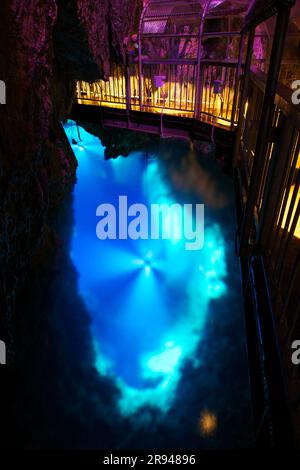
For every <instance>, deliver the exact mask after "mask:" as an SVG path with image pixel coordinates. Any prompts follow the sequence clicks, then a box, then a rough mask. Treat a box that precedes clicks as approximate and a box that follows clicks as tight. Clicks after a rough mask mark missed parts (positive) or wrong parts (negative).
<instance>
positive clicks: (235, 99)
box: [231, 33, 245, 129]
mask: <svg viewBox="0 0 300 470" xmlns="http://www.w3.org/2000/svg"><path fill="white" fill-rule="evenodd" d="M244 45H245V35H244V34H243V33H242V35H241V38H240V49H239V58H238V66H237V70H236V77H235V86H234V97H233V103H232V111H231V127H232V129H233V128H234V124H235V114H236V110H237V103H238V93H239V85H240V78H241V74H242V73H241V72H242V63H243V52H244Z"/></svg>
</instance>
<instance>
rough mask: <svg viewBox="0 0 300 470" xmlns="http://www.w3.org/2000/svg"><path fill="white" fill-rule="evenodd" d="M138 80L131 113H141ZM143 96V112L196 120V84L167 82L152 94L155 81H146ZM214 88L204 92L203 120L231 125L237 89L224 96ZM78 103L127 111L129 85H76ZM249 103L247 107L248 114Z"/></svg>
mask: <svg viewBox="0 0 300 470" xmlns="http://www.w3.org/2000/svg"><path fill="white" fill-rule="evenodd" d="M138 83H139V80H138V76H134V77H130V89H131V93H132V95H131V97H130V104H131V109H132V110H134V111H138V110H139V109H140V107H139V96H138V89H139V86H138ZM143 85H144V86H143V92H142V93H143V94H142V103H143V104H142V106H143V110H144V111H147V112H152V113H160V114H161V113H164V114H170V115H175V116H181V117H193V114H194V109H195V87H194V84H193V83H189V82H187V83H185V84H183V85H181V86H180V84H178V83H176V82H168V83H167V84H165V85H164V86H163V87H162V88H158V89H154V91H153V92H149V94H147V90H152V89H153V87H152V81H151V79H149V78H144V83H143ZM213 87H214V85H213V82H212V84H211V86H207V85H204V86H203V88H202V108H201V109H202V112H203V114H202V118H203V120H205V121H208V120H209V119H213V123H214V124H220V125H223V126H230V125H231V114H232V107H233V99H234V89H233V88H232V87H228V86H225V87H224V90H223V92H222V93H214V92H213V91H212V90H213ZM77 101H78V103H79V104H87V105H95V106H104V107H112V108H116V109H126V83H125V78H124V77H110V78H109V80H108V81H107V82H104V81H103V80H100V81H98V82H95V83H92V84H89V83H87V82H79V84H77ZM247 107H248V102H247V103H246V109H245V113H246V111H247Z"/></svg>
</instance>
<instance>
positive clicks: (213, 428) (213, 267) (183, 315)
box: [56, 121, 252, 448]
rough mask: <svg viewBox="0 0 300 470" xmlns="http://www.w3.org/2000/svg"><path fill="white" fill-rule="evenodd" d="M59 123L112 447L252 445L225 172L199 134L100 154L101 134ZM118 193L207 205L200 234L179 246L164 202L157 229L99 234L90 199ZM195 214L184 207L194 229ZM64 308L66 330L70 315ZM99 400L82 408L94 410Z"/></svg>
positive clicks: (76, 264)
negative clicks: (67, 150)
mask: <svg viewBox="0 0 300 470" xmlns="http://www.w3.org/2000/svg"><path fill="white" fill-rule="evenodd" d="M64 129H65V132H66V135H67V137H68V139H69V142H70V144H71V146H72V149H73V151H74V153H75V156H76V159H77V161H78V169H77V181H76V184H75V186H74V192H73V202H72V204H73V219H74V220H73V225H72V229H71V237H70V243H69V245H68V246H69V255H70V260H71V265H72V269H73V268H74V269H75V272H76V285H77V289H78V295H79V299H80V302H82V304H83V308H84V310H85V312H86V313H87V316H88V317H89V321H88V331H89V334H90V343H91V348H90V356H89V357H90V358H91V361H92V368H93V369H94V370H95V373H96V376H95V374H94V373H93V381H95V383H96V382H97V381H100V382H99V383H100V384H101V383H102V384H105V383H107V384H110V385H109V387H112V390H113V391H112V398H111V401H112V403H110V405H109V410H110V411H109V412H108V414H110V413H111V410H112V409H113V416H114V418H113V417H112V416H111V415H109V416H107V418H106V425H107V426H111V427H112V429H113V430H112V431H111V433H112V434H114V432H115V433H116V435H117V440H118V446H117V448H126V446H131V447H133V448H164V447H165V448H167V447H170V446H171V447H174V448H216V447H217V448H219V447H220V448H230V447H237V446H238V447H248V446H251V445H252V444H251V443H252V436H251V405H250V392H249V383H248V372H247V370H248V369H247V350H246V340H245V331H244V320H243V313H242V294H241V285H240V272H239V263H238V259H237V258H236V256H235V253H234V236H235V212H234V196H233V185H232V181H231V179H230V178H229V177H228V176H226V175H225V174H224V173H223V171H222V169H221V168H220V166H219V164H218V163H217V162H215V161H214V158H213V150H212V147H211V146H210V145H209V144H205V143H203V142H198V143H197V142H194V143H191V142H187V141H182V140H179V139H161V140H160V141H159V142H157V144H155V145H150V147H149V148H144V149H143V150H142V151H141V150H140V151H134V152H131V153H130V154H129V156H128V157H123V156H119V157H117V158H113V159H106V158H105V156H104V152H105V149H104V146H103V145H102V144H101V141H100V140H99V138H97V137H95V136H94V135H92V134H90V133H88V132H87V131H86V130H85V129H84V128H83V127H80V128H78V126H77V125H76V124H75V123H74V122H73V121H68V122H67V123H65V124H64ZM120 196H123V197H125V196H126V202H127V205H128V207H129V206H132V205H134V204H139V205H143V206H144V207H148V208H149V207H150V206H151V205H157V204H158V205H165V206H168V207H170V206H172V205H174V204H175V205H177V206H178V205H179V206H181V207H183V206H184V205H189V206H190V207H196V205H203V206H204V211H203V215H204V220H203V224H204V225H203V231H204V233H203V243H202V246H201V247H200V248H199V249H197V250H187V249H186V247H185V242H186V240H185V239H184V237H181V236H179V235H178V234H179V232H180V229H181V227H180V223H179V222H180V221H179V219H178V218H177V219H176V214H175V217H173V219H172V221H171V222H172V223H171V224H170V214H169V215H168V214H166V217H164V218H161V219H160V222H161V223H160V227H159V230H160V235H161V236H159V237H156V238H155V237H154V238H151V237H142V236H136V237H129V236H127V237H125V236H123V237H118V236H115V237H114V236H113V237H107V238H105V237H102V239H99V237H98V236H97V224H98V223H99V212H98V215H97V208H98V207H99V205H101V204H109V205H110V207H115V208H116V211H117V210H118V205H119V202H120V199H119V198H120ZM116 213H117V212H116ZM195 214H196V212H195V211H194V212H193V211H190V212H189V213H188V215H187V217H189V218H190V220H189V224H190V225H191V227H192V226H193V227H194V229H195ZM104 215H105V214H104V212H103V213H102V216H104ZM106 215H107V214H106ZM136 215H137V213H135V216H136ZM168 217H169V218H168ZM128 219H130V216H129V215H128ZM131 219H132V217H131ZM119 222H120V221H119V220H117V222H116V223H117V224H118V223H119ZM118 228H119V227H118ZM136 229H137V233H138V228H137V227H136ZM195 230H196V229H195ZM100 238H101V237H100ZM104 238H105V239H104ZM59 308H60V309H62V310H63V309H64V307H63V306H60V307H59ZM65 308H66V309H67V306H65ZM56 309H57V308H56ZM66 315H68V320H66V321H64V325H65V333H64V334H65V335H66V336H67V335H68V327H69V328H70V329H71V331H72V329H73V328H74V326H73V327H72V326H71V322H72V315H71V314H66ZM74 321H75V320H74ZM76 321H77V320H76ZM68 322H69V326H68ZM72 334H73V333H72ZM85 334H86V331H85ZM71 336H72V335H71ZM73 336H74V335H73ZM78 337H80V332H78V331H77V333H76V338H77V341H78ZM85 340H86V339H85ZM74 367H75V368H76V366H74ZM76 374H77V372H76V373H75V375H76ZM76 380H77V381H78V380H79V378H78V377H76ZM97 383H98V382H97ZM80 386H81V387H83V388H84V387H85V384H84V380H83V381H82V382H81V384H80ZM97 387H98V385H97ZM109 387H108V389H109ZM104 388H105V387H104ZM97 390H99V395H101V386H99V388H98V389H97ZM84 393H85V392H83V395H84ZM97 393H98V392H97ZM106 393H107V391H106ZM84 399H85V398H84V396H83V398H82V400H83V401H84ZM95 399H96V398H95ZM93 406H94V408H95V411H92V409H91V407H92V408H93ZM96 408H97V405H95V404H93V405H91V404H89V407H88V410H89V411H88V413H90V414H93V413H95V414H96V415H97V416H98V414H100V415H101V413H102V412H103V409H102V408H101V409H100V408H99V409H98V411H96ZM85 418H86V420H88V418H89V415H88V416H86V417H85ZM99 419H100V418H99ZM114 421H115V423H119V424H118V429H115V426H116V424H115V423H114ZM124 423H126V425H125V424H124ZM83 429H84V426H83ZM80 432H83V431H80ZM91 432H93V433H94V434H95V430H93V431H91ZM78 433H79V431H78ZM79 434H80V433H79ZM100 434H101V432H100ZM87 435H88V434H87ZM80 436H81V437H77V439H79V446H80V445H82V446H83V447H85V446H89V445H91V446H93V447H95V439H94V438H95V436H94V437H93V439H90V443H89V444H86V443H85V444H84V441H85V439H84V438H82V435H81V434H80ZM81 438H82V442H81V441H80V439H81ZM111 439H112V442H114V438H113V437H112V438H111ZM123 439H124V441H123ZM110 442H111V441H110ZM113 445H114V444H113ZM101 446H102V444H101V443H100V440H99V447H101Z"/></svg>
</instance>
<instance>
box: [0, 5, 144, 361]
mask: <svg viewBox="0 0 300 470" xmlns="http://www.w3.org/2000/svg"><path fill="white" fill-rule="evenodd" d="M140 7H141V2H140V1H139V0H125V1H121V0H111V1H109V0H84V1H83V0H59V1H58V0H13V1H11V0H1V3H0V17H1V30H0V80H3V81H4V82H5V84H6V89H7V100H6V105H0V338H1V339H2V340H4V341H6V344H7V347H8V360H9V361H13V351H14V345H13V341H14V336H15V331H14V328H15V326H14V325H15V321H14V320H15V315H16V312H15V304H16V298H17V295H18V291H19V288H20V285H21V284H22V282H23V280H24V278H25V277H26V270H27V268H28V267H29V266H30V264H31V263H32V259H40V256H39V254H41V253H46V252H48V251H49V252H53V251H54V252H55V250H56V247H57V245H58V240H57V237H56V234H55V232H54V230H53V228H51V216H52V214H53V213H54V212H55V210H56V208H57V207H59V205H60V204H61V202H62V200H63V199H64V196H65V194H66V193H67V192H68V190H69V189H70V187H71V185H72V183H73V182H74V178H75V172H76V166H77V162H76V160H75V157H74V155H73V154H72V152H71V150H70V148H69V146H68V143H67V142H66V140H65V138H64V134H63V132H62V131H61V128H60V121H61V120H63V119H65V118H66V117H67V116H68V113H69V110H70V108H71V104H72V96H73V86H74V80H76V79H79V78H82V79H84V80H91V79H97V78H101V77H103V76H105V75H108V74H109V67H110V62H111V60H112V58H113V59H114V60H120V61H121V60H122V59H123V58H124V46H123V42H124V38H125V37H126V36H127V35H128V34H129V33H130V32H131V31H132V28H133V25H134V22H135V19H136V16H137V15H138V13H139V11H140ZM19 314H20V312H18V315H19Z"/></svg>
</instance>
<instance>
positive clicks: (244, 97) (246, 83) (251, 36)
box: [233, 28, 255, 166]
mask: <svg viewBox="0 0 300 470" xmlns="http://www.w3.org/2000/svg"><path fill="white" fill-rule="evenodd" d="M254 37H255V28H251V29H250V32H249V37H248V47H247V56H246V62H245V70H244V75H243V77H244V79H243V80H244V83H243V87H242V95H241V98H240V115H239V121H238V128H237V131H236V137H235V148H234V157H233V165H234V166H236V164H237V161H238V159H239V152H240V141H241V136H242V128H243V119H244V116H243V111H244V108H245V105H246V101H247V98H248V88H249V78H250V70H251V61H252V53H253V44H254Z"/></svg>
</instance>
